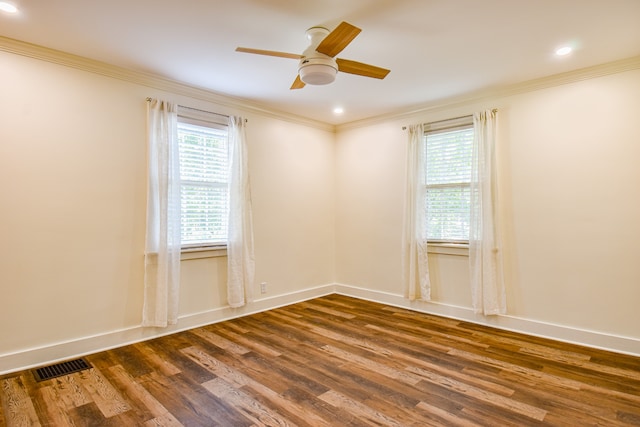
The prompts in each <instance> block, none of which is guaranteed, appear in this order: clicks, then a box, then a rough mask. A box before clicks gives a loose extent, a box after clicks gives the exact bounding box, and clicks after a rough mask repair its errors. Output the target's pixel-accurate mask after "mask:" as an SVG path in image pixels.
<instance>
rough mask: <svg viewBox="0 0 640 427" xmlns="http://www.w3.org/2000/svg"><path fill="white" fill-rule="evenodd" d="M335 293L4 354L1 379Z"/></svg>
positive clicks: (272, 300) (287, 297)
mask: <svg viewBox="0 0 640 427" xmlns="http://www.w3.org/2000/svg"><path fill="white" fill-rule="evenodd" d="M334 292H335V286H334V285H333V284H329V285H323V286H318V287H314V288H309V289H305V290H301V291H297V292H292V293H289V294H284V295H277V296H273V297H267V298H262V299H257V300H254V301H253V302H252V303H251V304H249V305H247V306H244V307H240V308H231V307H229V306H226V307H220V308H216V309H212V310H207V311H204V312H201V313H192V314H188V315H184V316H180V318H179V319H178V323H177V324H175V325H171V326H169V327H167V328H143V327H142V326H135V327H131V328H125V329H119V330H114V331H110V332H105V333H104V334H98V335H94V336H87V337H82V338H78V339H74V340H70V341H65V342H59V343H54V344H50V345H46V346H42V347H37V348H32V349H26V350H22V351H17V352H14V353H8V354H2V355H0V375H3V374H7V373H11V372H16V371H22V370H24V369H31V368H34V367H36V366H42V365H45V364H51V363H57V362H60V361H64V360H68V359H74V358H77V357H82V356H86V355H88V354H92V353H97V352H99V351H104V350H109V349H112V348H116V347H121V346H123V345H127V344H133V343H136V342H141V341H146V340H149V339H152V338H157V337H161V336H163V335H169V334H173V333H176V332H180V331H185V330H188V329H192V328H197V327H199V326H204V325H209V324H212V323H217V322H222V321H224V320H229V319H233V318H236V317H241V316H246V315H249V314H253V313H258V312H261V311H267V310H271V309H274V308H277V307H282V306H285V305H289V304H294V303H296V302H300V301H305V300H308V299H312V298H317V297H319V296H323V295H328V294H332V293H334Z"/></svg>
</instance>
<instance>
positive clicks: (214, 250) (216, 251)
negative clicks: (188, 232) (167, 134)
mask: <svg viewBox="0 0 640 427" xmlns="http://www.w3.org/2000/svg"><path fill="white" fill-rule="evenodd" d="M181 123H184V124H188V125H194V126H200V127H204V128H210V129H216V130H220V131H224V132H226V135H227V140H228V137H229V124H228V117H227V116H224V115H222V114H218V113H213V112H209V111H204V110H199V109H195V108H190V107H185V106H181V105H180V106H178V127H179V126H180V124H181ZM228 150H229V147H228V145H227V158H228ZM228 166H229V165H228V163H227V167H228ZM183 183H188V184H191V185H203V186H205V187H212V188H215V187H218V188H219V187H221V186H224V184H220V183H208V182H206V181H194V180H183V179H182V176H181V177H180V197H181V199H182V185H183ZM226 186H227V188H229V181H228V180H227V182H226ZM227 206H228V205H227ZM180 214H181V216H182V209H181V210H180ZM227 215H228V211H227ZM180 234H181V235H180V237H181V239H182V237H183V235H182V231H181V233H180ZM226 239H228V230H227V237H226ZM226 239H225V241H209V242H201V243H186V244H185V243H182V241H181V243H180V247H181V252H182V257H181V258H182V259H198V258H202V257H205V258H209V257H211V256H223V255H226V248H227V240H226ZM199 252H200V253H201V254H198V253H199Z"/></svg>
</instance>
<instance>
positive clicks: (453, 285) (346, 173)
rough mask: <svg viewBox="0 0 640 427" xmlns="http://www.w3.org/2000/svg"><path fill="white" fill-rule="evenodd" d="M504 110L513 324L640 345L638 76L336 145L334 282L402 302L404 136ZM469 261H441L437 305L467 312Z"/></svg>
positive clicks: (353, 136)
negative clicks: (594, 333)
mask: <svg viewBox="0 0 640 427" xmlns="http://www.w3.org/2000/svg"><path fill="white" fill-rule="evenodd" d="M494 107H496V108H498V109H499V110H500V112H499V116H500V128H499V131H500V135H501V145H500V149H499V150H500V154H499V163H500V170H499V175H500V183H499V186H500V190H501V205H500V206H501V212H502V214H503V225H502V230H501V231H502V233H503V235H504V253H505V259H506V270H507V272H506V273H507V274H506V276H507V289H508V314H509V315H510V316H515V317H519V318H523V319H531V320H534V321H536V322H542V323H551V324H555V325H561V326H566V327H570V328H576V329H584V330H589V331H597V332H603V333H607V334H612V335H619V336H626V337H632V338H635V339H639V338H640V329H638V325H639V324H640V310H638V302H639V301H640V262H638V254H639V250H638V249H637V242H638V241H640V220H639V219H640V191H639V190H638V185H639V183H640V167H638V159H640V120H638V113H639V112H640V71H638V70H635V71H629V72H622V73H619V74H615V75H609V76H605V77H599V78H593V79H589V80H585V81H580V82H576V83H572V84H566V85H561V86H557V87H553V88H548V89H542V90H537V91H533V92H529V93H526V94H520V95H513V96H508V97H500V98H497V97H496V98H494V99H489V100H486V101H483V102H482V103H476V104H468V105H464V106H458V107H456V108H449V109H446V108H439V109H437V110H436V109H434V110H433V112H431V113H424V114H417V115H415V116H413V117H411V118H404V119H402V120H395V121H394V120H389V121H385V122H382V123H377V124H374V125H370V126H366V127H358V128H346V129H344V130H342V131H340V132H339V133H338V142H337V145H336V150H337V159H338V161H337V166H336V176H337V182H338V186H337V201H338V203H337V204H336V208H337V210H336V254H337V265H336V281H337V282H339V283H343V284H346V285H354V286H361V287H367V288H369V289H372V290H376V291H379V292H383V293H391V294H402V288H401V287H400V286H399V285H398V278H399V277H400V276H401V260H400V255H399V248H400V230H401V226H402V208H401V197H402V195H401V192H400V189H401V188H402V187H401V182H402V180H403V177H404V167H403V159H404V153H405V151H404V150H405V143H406V138H407V135H406V133H405V131H403V130H402V129H401V128H402V126H405V125H407V124H410V123H414V122H415V123H420V122H428V121H433V120H440V119H444V118H447V117H457V116H460V115H465V114H470V113H472V112H474V111H477V110H481V109H485V108H494ZM467 262H468V258H466V257H459V256H449V255H440V254H438V255H433V256H432V257H431V259H430V266H431V271H432V273H433V281H434V283H433V299H434V301H435V302H436V303H439V304H446V305H451V306H462V307H470V304H471V302H470V295H469V292H470V291H469V279H468V266H467Z"/></svg>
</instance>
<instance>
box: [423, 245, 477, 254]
mask: <svg viewBox="0 0 640 427" xmlns="http://www.w3.org/2000/svg"><path fill="white" fill-rule="evenodd" d="M427 252H428V253H430V254H442V255H456V256H469V244H467V243H428V244H427Z"/></svg>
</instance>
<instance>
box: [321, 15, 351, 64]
mask: <svg viewBox="0 0 640 427" xmlns="http://www.w3.org/2000/svg"><path fill="white" fill-rule="evenodd" d="M360 31H362V30H361V29H360V28H358V27H355V26H353V25H351V24H349V23H348V22H344V21H343V22H341V23H340V25H338V26H337V27H336V28H335V29H334V30H333V31H331V32H330V33H329V34H327V36H326V37H325V38H324V39H323V40H322V41H321V42H320V44H319V45H318V47H317V48H316V51H318V52H320V53H324V54H325V55H329V56H330V57H332V58H333V57H334V56H336V55H337V54H339V53H340V52H342V50H343V49H344V48H345V47H347V45H348V44H349V43H351V41H352V40H353V39H355V38H356V36H357V35H358V34H360Z"/></svg>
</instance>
